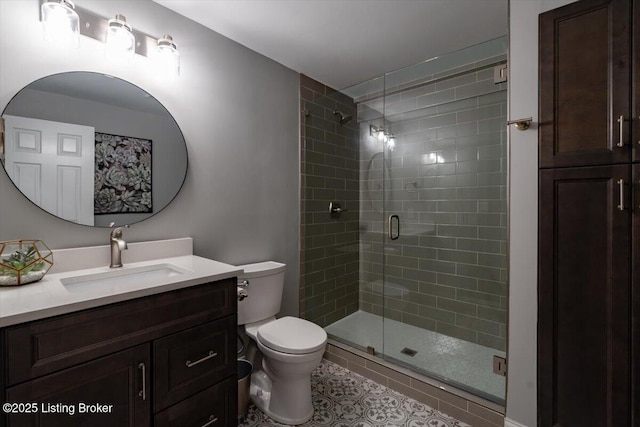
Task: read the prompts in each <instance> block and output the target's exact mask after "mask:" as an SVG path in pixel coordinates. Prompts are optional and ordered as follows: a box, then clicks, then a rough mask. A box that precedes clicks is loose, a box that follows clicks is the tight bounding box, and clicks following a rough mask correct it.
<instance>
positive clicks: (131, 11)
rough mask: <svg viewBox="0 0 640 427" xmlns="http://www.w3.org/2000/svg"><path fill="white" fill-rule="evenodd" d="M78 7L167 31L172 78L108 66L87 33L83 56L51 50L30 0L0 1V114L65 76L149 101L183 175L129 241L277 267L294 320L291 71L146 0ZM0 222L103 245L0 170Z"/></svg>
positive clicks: (19, 231) (295, 81) (57, 244)
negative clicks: (33, 85) (50, 79)
mask: <svg viewBox="0 0 640 427" xmlns="http://www.w3.org/2000/svg"><path fill="white" fill-rule="evenodd" d="M76 6H78V7H81V8H84V9H89V10H92V11H94V12H95V13H97V14H100V15H101V16H104V17H111V16H114V15H115V14H116V13H122V14H124V15H125V16H126V17H127V20H128V21H129V22H130V23H131V24H132V25H133V26H134V28H136V29H138V30H140V31H143V32H146V33H148V34H151V35H154V36H156V37H158V36H161V35H162V34H166V33H170V34H171V35H172V36H173V37H174V40H176V42H177V43H178V46H179V49H180V53H181V75H180V77H179V78H178V79H177V80H176V81H175V82H173V83H164V82H162V81H160V80H158V79H157V78H156V73H155V72H154V69H153V66H152V64H151V63H150V61H149V60H148V59H146V58H142V57H139V56H137V57H136V58H134V61H133V62H132V63H131V64H126V65H116V64H109V63H107V62H106V60H105V57H104V51H103V46H102V44H101V43H99V42H97V41H95V40H93V39H89V38H86V37H82V38H81V44H80V48H79V49H75V50H58V49H54V48H52V47H51V46H49V45H47V44H46V43H45V42H44V41H43V37H42V28H41V23H40V22H39V1H38V0H21V1H0V63H1V64H2V67H0V109H4V107H5V106H6V104H7V103H8V102H9V100H10V99H11V97H13V95H15V94H16V93H17V92H18V91H19V90H20V89H21V88H22V87H24V86H26V85H27V84H29V83H30V82H32V81H33V80H36V79H38V78H41V77H43V76H46V75H49V74H55V73H60V72H64V71H78V70H80V71H95V72H102V73H107V74H111V75H114V76H116V77H120V78H122V79H124V80H127V81H130V82H132V83H133V84H135V85H137V86H139V87H141V88H142V89H144V90H146V91H147V92H149V93H150V94H152V95H153V96H154V97H156V98H157V99H158V101H160V102H161V103H162V104H163V105H164V106H165V107H166V108H167V109H168V110H169V111H170V112H171V113H172V114H173V116H174V117H175V119H176V121H177V122H178V124H179V125H180V127H181V129H182V131H183V133H184V136H185V139H186V141H187V148H188V152H189V171H188V173H187V179H186V182H185V185H184V187H183V189H182V191H181V192H180V194H179V195H178V196H177V198H176V199H175V201H174V202H173V203H172V204H171V205H170V206H169V207H168V208H167V209H165V210H164V211H162V212H161V213H160V214H158V215H156V216H155V217H153V218H151V219H150V220H147V221H144V222H141V223H140V224H136V225H134V226H133V227H131V228H130V229H129V230H127V231H126V232H125V238H126V240H128V241H131V242H135V241H147V240H156V239H166V238H174V237H183V236H191V237H193V238H194V250H195V253H196V255H201V256H204V257H208V258H212V259H216V260H219V261H223V262H228V263H232V264H240V263H248V262H255V261H260V260H267V259H272V260H276V261H280V262H284V263H286V264H287V275H286V284H285V295H284V299H283V307H282V314H293V315H295V314H297V313H298V303H299V300H298V272H299V262H298V259H299V255H298V246H299V200H300V199H299V194H298V189H299V185H298V183H299V165H300V162H299V138H298V135H299V114H298V110H299V103H298V94H299V77H298V74H297V73H295V72H294V71H292V70H290V69H288V68H286V67H284V66H282V65H280V64H278V63H276V62H274V61H272V60H270V59H268V58H266V57H264V56H261V55H259V54H257V53H255V52H253V51H251V50H249V49H247V48H245V47H243V46H241V45H239V44H237V43H235V42H233V41H231V40H229V39H227V38H225V37H223V36H221V35H219V34H217V33H214V32H212V31H211V30H208V29H206V28H204V27H202V26H201V25H199V24H196V23H194V22H193V21H191V20H188V19H186V18H184V17H181V16H179V15H177V14H175V13H174V12H172V11H169V10H168V9H165V8H163V7H162V6H160V5H158V4H156V3H153V2H151V1H150V0H139V1H83V0H79V1H77V2H76ZM0 219H1V220H0V240H8V239H17V238H38V239H42V240H44V241H45V242H46V243H47V245H48V246H49V247H50V248H52V249H58V248H68V247H77V246H88V245H101V244H106V243H107V239H108V232H107V230H105V229H103V228H90V227H85V226H79V225H76V224H72V223H68V222H65V221H62V220H59V219H57V218H55V217H53V216H51V215H49V214H47V213H45V212H43V211H42V210H40V209H38V208H36V207H35V206H34V205H32V204H31V202H29V201H28V200H27V199H26V198H25V197H23V196H22V195H21V194H20V193H19V192H18V190H16V188H15V187H14V186H13V184H11V182H10V181H9V179H8V178H7V176H6V174H5V173H4V172H1V173H0ZM124 260H125V262H126V252H125V253H124Z"/></svg>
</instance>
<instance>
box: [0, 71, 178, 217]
mask: <svg viewBox="0 0 640 427" xmlns="http://www.w3.org/2000/svg"><path fill="white" fill-rule="evenodd" d="M2 117H3V118H4V126H5V132H4V150H2V147H0V160H1V161H2V164H3V166H4V169H5V171H6V173H7V175H8V176H9V178H10V179H11V181H13V183H14V184H15V186H16V187H17V188H18V189H19V190H20V191H21V192H22V194H24V195H25V196H26V197H27V198H28V199H29V200H31V201H32V202H33V203H34V204H36V205H37V206H39V207H40V208H42V209H44V210H45V211H47V212H49V213H50V214H52V215H55V216H57V217H59V218H62V219H65V220H67V221H72V222H75V223H78V224H83V225H92V226H98V227H109V226H110V225H112V224H114V225H125V224H133V223H135V222H139V221H142V220H145V219H147V218H149V217H151V216H153V215H155V214H156V213H158V212H160V211H161V210H162V209H164V208H165V207H166V206H167V205H168V204H169V203H171V201H172V200H173V199H174V198H175V196H176V195H177V194H178V192H179V191H180V188H181V187H182V184H183V183H184V179H185V177H186V174H187V146H186V143H185V140H184V136H183V135H182V132H181V131H180V128H179V127H178V124H177V123H176V121H175V120H174V118H173V117H172V116H171V114H170V113H169V112H168V111H167V109H166V108H164V107H163V106H162V104H160V103H159V102H158V100H156V99H155V98H154V97H153V96H151V95H150V94H148V93H147V92H145V91H144V90H142V89H140V88H139V87H137V86H135V85H133V84H131V83H129V82H126V81H124V80H121V79H118V78H115V77H112V76H108V75H105V74H99V73H90V72H71V73H61V74H54V75H51V76H47V77H44V78H42V79H40V80H36V81H35V82H33V83H31V84H29V85H28V86H26V87H25V88H23V89H22V90H20V92H18V93H17V94H16V96H14V97H13V99H12V100H11V101H10V102H9V104H8V105H7V107H6V108H5V110H4V112H3V114H2Z"/></svg>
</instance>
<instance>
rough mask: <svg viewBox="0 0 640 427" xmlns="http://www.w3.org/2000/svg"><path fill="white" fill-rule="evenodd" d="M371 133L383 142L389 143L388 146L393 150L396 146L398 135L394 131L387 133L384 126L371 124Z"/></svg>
mask: <svg viewBox="0 0 640 427" xmlns="http://www.w3.org/2000/svg"><path fill="white" fill-rule="evenodd" d="M369 135H370V136H372V137H374V138H375V139H377V140H378V141H379V142H382V143H383V144H387V148H389V150H391V151H393V149H394V147H395V146H396V137H395V135H393V134H392V133H387V132H386V131H385V130H384V128H383V127H377V126H374V125H369Z"/></svg>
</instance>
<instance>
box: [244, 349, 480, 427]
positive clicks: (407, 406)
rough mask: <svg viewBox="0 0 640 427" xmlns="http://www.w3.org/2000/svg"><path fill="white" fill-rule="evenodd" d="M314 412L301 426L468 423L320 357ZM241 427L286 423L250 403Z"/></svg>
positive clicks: (445, 426)
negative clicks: (270, 416)
mask: <svg viewBox="0 0 640 427" xmlns="http://www.w3.org/2000/svg"><path fill="white" fill-rule="evenodd" d="M311 391H312V399H313V407H314V409H315V412H314V414H313V418H312V419H311V420H309V421H307V422H306V423H304V424H302V426H305V427H311V426H330V427H356V426H357V427H388V426H398V427H427V426H429V427H470V426H469V425H468V424H465V423H463V422H461V421H458V420H456V419H454V418H451V417H449V416H447V415H445V414H443V413H442V412H439V411H436V410H435V409H433V408H430V407H429V406H426V405H424V404H422V403H420V402H417V401H415V400H413V399H411V398H409V397H407V396H404V395H402V394H400V393H398V392H395V391H393V390H391V389H388V388H387V387H385V386H383V385H380V384H378V383H376V382H373V381H371V380H369V379H367V378H364V377H363V376H361V375H358V374H356V373H355V372H351V371H349V370H347V369H345V368H343V367H342V366H338V365H336V364H334V363H332V362H329V361H328V360H323V361H322V363H320V366H318V367H317V368H316V370H315V371H313V373H312V375H311ZM238 425H239V426H242V427H266V426H281V427H282V426H286V425H287V424H281V423H278V422H276V421H274V420H272V419H270V418H269V417H267V416H266V415H264V414H263V413H262V412H261V411H260V410H258V409H257V408H256V407H255V406H254V405H251V407H250V408H249V413H248V414H247V416H246V418H245V419H244V420H243V422H242V423H240V424H238Z"/></svg>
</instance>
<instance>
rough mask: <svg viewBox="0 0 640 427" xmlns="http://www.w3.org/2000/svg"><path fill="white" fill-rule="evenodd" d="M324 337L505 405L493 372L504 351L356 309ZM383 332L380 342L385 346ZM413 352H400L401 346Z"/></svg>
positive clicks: (502, 380)
mask: <svg viewBox="0 0 640 427" xmlns="http://www.w3.org/2000/svg"><path fill="white" fill-rule="evenodd" d="M325 330H326V332H327V334H329V336H331V337H332V338H335V339H336V340H338V341H340V342H343V343H345V344H348V345H350V346H353V347H357V348H362V349H366V348H367V347H368V346H372V347H374V348H375V350H376V354H382V353H384V355H385V359H387V360H389V361H390V362H394V363H397V364H399V365H400V366H405V367H409V368H411V369H414V370H418V372H420V373H423V374H425V375H428V376H432V377H435V378H436V379H438V380H441V381H443V382H446V383H448V384H452V385H454V386H457V387H459V388H461V389H463V390H466V391H469V392H472V393H474V394H477V395H479V396H481V397H483V398H485V399H488V400H491V401H494V402H496V403H500V404H503V403H504V397H505V386H506V381H505V377H502V376H499V375H496V374H494V373H493V356H494V355H498V356H500V357H505V353H504V352H503V351H499V350H495V349H492V348H489V347H484V346H482V345H479V344H475V343H471V342H468V341H464V340H461V339H458V338H454V337H450V336H448V335H443V334H440V333H437V332H433V331H429V330H426V329H422V328H418V327H416V326H413V325H408V324H406V323H401V322H398V321H395V320H391V319H383V318H382V317H381V316H377V315H375V314H371V313H367V312H364V311H357V312H355V313H353V314H350V315H349V316H347V317H345V318H343V319H340V320H338V321H337V322H334V323H332V324H331V325H329V326H327V327H326V328H325ZM383 331H384V338H385V339H384V342H383ZM405 347H406V348H409V349H411V350H415V351H417V353H416V354H415V355H414V356H409V355H407V354H403V353H402V352H401V351H402V349H404V348H405Z"/></svg>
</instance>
